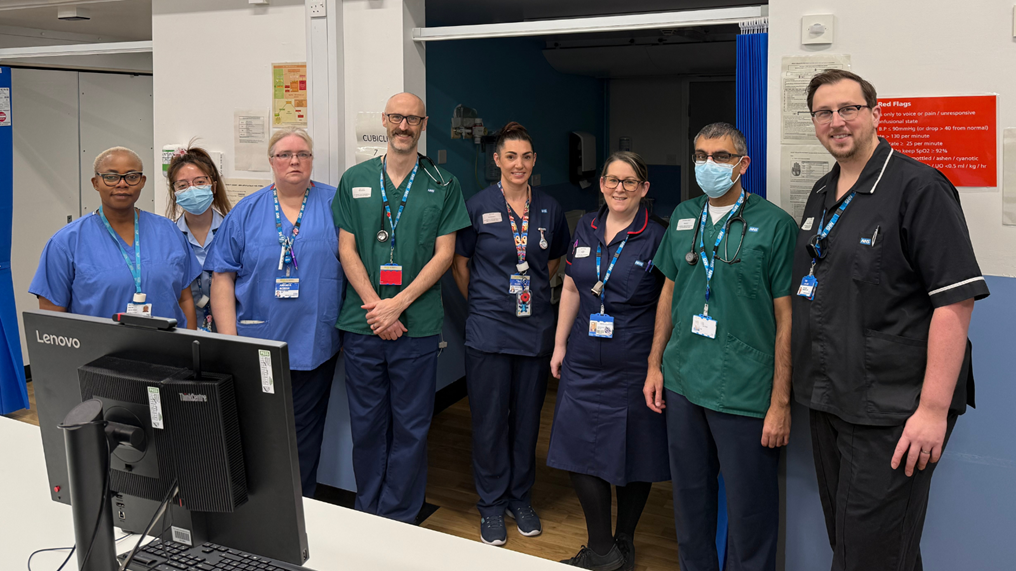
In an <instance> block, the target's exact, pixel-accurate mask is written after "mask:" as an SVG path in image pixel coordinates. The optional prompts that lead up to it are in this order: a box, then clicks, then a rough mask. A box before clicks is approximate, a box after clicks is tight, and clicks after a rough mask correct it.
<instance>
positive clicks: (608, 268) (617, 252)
mask: <svg viewBox="0 0 1016 571" xmlns="http://www.w3.org/2000/svg"><path fill="white" fill-rule="evenodd" d="M627 243H628V237H627V236H625V238H624V240H622V241H621V244H620V245H619V246H618V247H617V251H616V252H614V258H613V259H612V260H610V265H609V266H607V275H605V276H603V288H602V289H601V290H600V315H603V296H604V295H605V292H606V291H607V280H609V279H610V272H612V271H614V264H616V263H617V257H618V256H620V255H621V250H624V245H625V244H627ZM596 279H597V280H599V279H600V245H599V244H597V245H596Z"/></svg>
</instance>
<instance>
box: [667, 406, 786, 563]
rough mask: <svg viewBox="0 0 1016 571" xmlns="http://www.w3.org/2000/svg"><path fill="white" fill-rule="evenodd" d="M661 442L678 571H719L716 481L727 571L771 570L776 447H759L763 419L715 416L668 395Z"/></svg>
mask: <svg viewBox="0 0 1016 571" xmlns="http://www.w3.org/2000/svg"><path fill="white" fill-rule="evenodd" d="M666 403H667V408H666V409H664V411H665V412H666V416H667V440H668V446H669V448H670V474H671V476H672V477H673V487H674V522H675V524H676V525H677V546H678V557H679V559H680V564H681V571H719V568H720V567H719V557H718V554H717V553H716V519H717V506H716V500H717V488H718V483H717V477H718V476H719V473H720V472H721V471H722V472H723V483H724V485H725V486H726V491H727V514H728V521H729V527H728V533H727V561H726V565H725V566H724V569H726V570H727V571H775V569H776V538H777V535H778V533H779V527H780V498H779V485H778V483H777V470H778V469H779V462H780V449H779V448H766V447H764V446H762V444H761V441H762V425H763V419H761V418H750V417H747V416H739V415H734V414H727V413H722V412H716V411H714V410H710V409H707V408H704V407H701V406H697V405H695V404H692V403H691V402H689V401H688V399H686V398H684V397H683V396H681V395H679V394H677V393H675V392H672V391H669V390H668V391H667V394H666Z"/></svg>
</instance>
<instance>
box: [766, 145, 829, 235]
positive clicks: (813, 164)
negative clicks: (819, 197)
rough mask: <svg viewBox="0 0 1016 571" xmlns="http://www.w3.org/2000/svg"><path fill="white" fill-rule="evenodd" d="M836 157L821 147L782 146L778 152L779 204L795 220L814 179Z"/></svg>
mask: <svg viewBox="0 0 1016 571" xmlns="http://www.w3.org/2000/svg"><path fill="white" fill-rule="evenodd" d="M835 163H836V159H834V158H833V156H832V155H830V154H829V151H827V150H825V147H822V146H819V145H814V146H798V147H783V148H782V149H781V153H780V204H781V205H783V209H784V210H786V211H787V212H789V213H790V215H791V216H793V217H794V220H797V221H798V222H799V223H800V222H802V220H801V217H802V216H803V215H804V206H805V204H806V203H807V202H808V195H810V194H811V189H812V188H814V187H815V183H816V182H817V181H818V179H820V178H822V177H823V176H825V174H826V173H828V172H829V171H830V170H832V168H833V165H834V164H835Z"/></svg>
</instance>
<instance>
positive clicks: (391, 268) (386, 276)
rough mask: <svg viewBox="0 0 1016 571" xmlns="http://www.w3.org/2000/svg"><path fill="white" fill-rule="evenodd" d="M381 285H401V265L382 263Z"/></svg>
mask: <svg viewBox="0 0 1016 571" xmlns="http://www.w3.org/2000/svg"><path fill="white" fill-rule="evenodd" d="M380 283H381V285H392V286H400V285H402V266H400V265H398V264H384V265H382V266H381V279H380Z"/></svg>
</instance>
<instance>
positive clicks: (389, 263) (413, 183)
mask: <svg viewBox="0 0 1016 571" xmlns="http://www.w3.org/2000/svg"><path fill="white" fill-rule="evenodd" d="M383 124H384V126H385V128H386V129H387V131H388V152H387V153H386V154H385V156H384V157H381V158H376V159H371V160H369V161H366V162H364V163H360V164H358V165H356V166H354V167H352V168H350V169H349V170H347V171H346V172H345V174H343V175H342V180H341V181H340V182H339V186H338V190H337V191H336V195H335V200H334V201H333V202H332V211H333V214H334V216H335V225H336V226H338V228H339V258H340V260H341V262H342V267H343V270H344V271H345V274H346V280H347V281H348V284H349V287H347V288H346V293H345V299H344V300H343V305H344V307H343V309H342V311H341V312H340V313H339V321H338V323H337V324H336V327H338V328H339V329H341V330H342V331H343V332H344V340H343V355H344V364H345V371H346V393H347V395H348V397H349V424H350V430H351V432H352V436H353V473H354V476H355V478H356V509H358V510H360V511H364V512H368V513H372V514H376V515H380V516H383V517H387V518H391V519H395V520H398V521H403V522H407V523H413V522H415V521H416V518H417V515H418V514H419V512H420V508H421V507H423V500H424V494H425V491H426V486H427V433H428V431H429V430H430V421H431V417H432V415H433V412H434V393H435V391H436V383H437V354H438V343H439V340H440V333H441V326H442V324H443V323H444V308H443V306H442V304H441V284H440V283H439V280H440V279H441V276H442V275H444V273H445V272H446V271H447V270H448V268H449V267H450V266H451V262H452V257H453V255H454V253H455V232H456V231H457V230H459V229H461V228H465V227H466V226H469V224H470V221H469V216H468V215H467V213H466V206H465V202H464V201H463V200H462V189H461V188H460V186H459V181H458V180H456V179H455V177H454V176H452V175H451V173H449V172H448V171H445V170H443V169H440V168H439V167H438V166H437V165H435V164H434V163H433V162H431V161H430V160H429V159H425V158H423V157H421V156H420V155H418V154H417V144H418V142H419V140H420V135H421V134H422V133H423V131H424V130H426V128H427V113H426V109H425V107H424V103H423V101H422V100H421V99H420V98H419V97H417V96H416V95H413V94H411V93H399V94H397V95H394V96H392V98H391V99H389V100H388V104H387V105H386V106H385V112H384V115H383Z"/></svg>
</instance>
